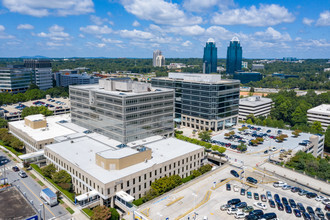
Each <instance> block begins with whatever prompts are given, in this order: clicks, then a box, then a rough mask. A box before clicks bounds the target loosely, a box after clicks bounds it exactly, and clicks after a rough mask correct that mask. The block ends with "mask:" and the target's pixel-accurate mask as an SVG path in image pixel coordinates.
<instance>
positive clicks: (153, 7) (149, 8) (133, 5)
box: [121, 0, 202, 26]
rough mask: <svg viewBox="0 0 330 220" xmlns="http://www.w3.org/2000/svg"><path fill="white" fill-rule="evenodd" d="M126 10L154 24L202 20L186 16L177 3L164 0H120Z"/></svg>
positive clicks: (179, 23)
mask: <svg viewBox="0 0 330 220" xmlns="http://www.w3.org/2000/svg"><path fill="white" fill-rule="evenodd" d="M121 3H122V4H123V6H124V8H125V9H126V11H127V12H129V13H131V14H134V15H135V16H137V17H138V18H140V19H144V20H151V21H153V22H155V23H156V24H165V25H175V26H182V25H195V24H200V23H201V22H202V18H201V17H197V16H193V17H188V16H187V15H186V14H185V13H184V12H183V11H182V10H180V9H179V6H178V4H175V3H170V2H166V1H164V0H148V1H145V0H121Z"/></svg>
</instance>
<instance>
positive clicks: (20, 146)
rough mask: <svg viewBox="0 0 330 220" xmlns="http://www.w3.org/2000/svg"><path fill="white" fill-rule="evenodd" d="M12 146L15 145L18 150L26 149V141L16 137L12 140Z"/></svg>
mask: <svg viewBox="0 0 330 220" xmlns="http://www.w3.org/2000/svg"><path fill="white" fill-rule="evenodd" d="M10 146H11V147H13V148H14V149H15V150H16V151H23V150H24V143H23V142H22V141H20V140H19V139H18V138H16V137H15V138H13V139H12V141H11V142H10Z"/></svg>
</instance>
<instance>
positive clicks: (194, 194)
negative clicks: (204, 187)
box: [192, 193, 197, 218]
mask: <svg viewBox="0 0 330 220" xmlns="http://www.w3.org/2000/svg"><path fill="white" fill-rule="evenodd" d="M192 195H193V196H194V208H193V210H195V208H196V197H197V194H196V193H192ZM195 218H196V212H195Z"/></svg>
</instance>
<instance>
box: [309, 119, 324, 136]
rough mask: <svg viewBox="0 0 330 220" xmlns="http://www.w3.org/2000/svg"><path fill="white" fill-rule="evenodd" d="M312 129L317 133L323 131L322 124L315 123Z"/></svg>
mask: <svg viewBox="0 0 330 220" xmlns="http://www.w3.org/2000/svg"><path fill="white" fill-rule="evenodd" d="M311 129H312V130H313V131H315V132H316V133H322V131H323V129H322V125H321V122H319V121H314V122H313V124H312V126H311Z"/></svg>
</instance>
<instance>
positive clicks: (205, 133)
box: [198, 131, 211, 142]
mask: <svg viewBox="0 0 330 220" xmlns="http://www.w3.org/2000/svg"><path fill="white" fill-rule="evenodd" d="M198 137H199V138H200V139H201V140H203V141H207V142H208V141H210V140H211V135H210V132H208V131H202V132H200V133H198Z"/></svg>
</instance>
